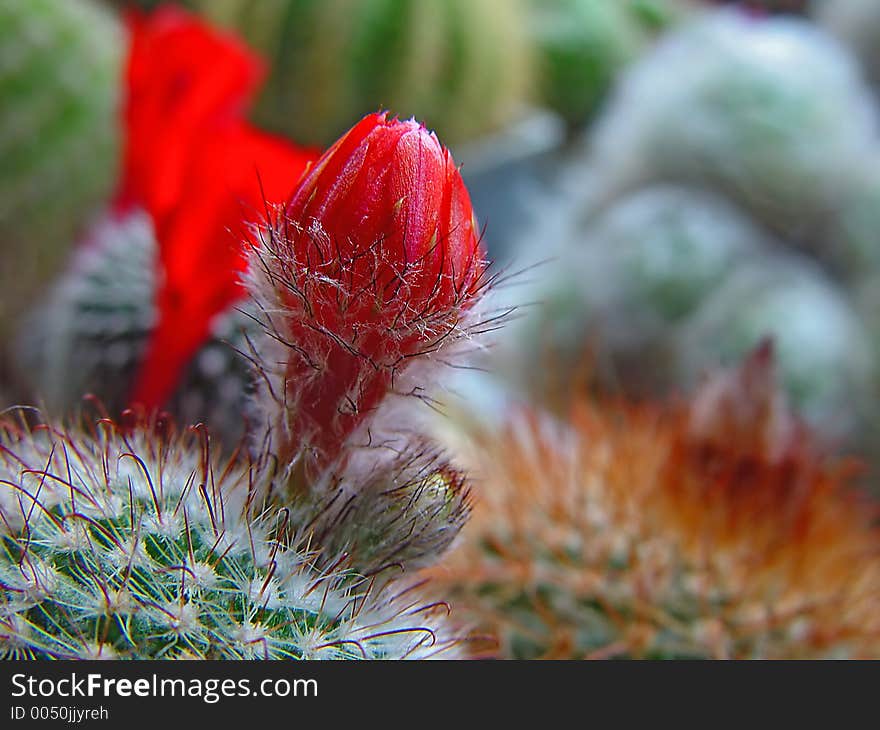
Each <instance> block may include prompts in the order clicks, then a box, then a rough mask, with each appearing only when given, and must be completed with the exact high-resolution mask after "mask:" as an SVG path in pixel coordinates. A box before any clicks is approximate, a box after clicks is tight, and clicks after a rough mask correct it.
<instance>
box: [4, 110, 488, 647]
mask: <svg viewBox="0 0 880 730" xmlns="http://www.w3.org/2000/svg"><path fill="white" fill-rule="evenodd" d="M356 165H357V166H360V168H361V172H362V173H363V174H362V175H356V176H355V179H352V178H351V177H346V174H347V173H350V171H351V170H352V169H353V168H354V166H356ZM414 170H415V171H417V172H416V174H413V171H414ZM341 180H345V181H346V182H347V183H348V184H347V185H342V184H340V181H341ZM271 213H272V214H271V215H270V216H269V218H268V220H266V221H265V225H264V226H262V227H260V228H259V229H255V236H256V239H257V240H256V241H254V244H253V246H249V247H248V248H249V249H250V250H249V251H248V255H249V260H250V266H249V274H248V277H247V282H248V286H249V289H248V291H249V294H250V296H251V299H252V303H253V307H254V310H253V311H254V315H253V318H254V321H256V322H259V329H258V330H257V331H256V332H255V333H254V336H253V338H252V339H250V338H248V341H247V344H248V347H249V353H248V355H247V359H248V360H249V362H251V364H252V366H253V368H254V370H255V371H256V373H257V381H258V382H259V383H260V387H259V388H258V389H257V390H256V392H255V393H254V395H253V397H252V400H251V404H250V408H251V411H252V413H253V416H254V418H253V424H252V426H253V427H252V428H251V430H250V437H251V439H250V443H249V449H244V448H242V449H239V450H237V451H236V452H235V455H234V456H233V457H231V458H230V459H229V460H228V461H224V459H226V457H220V456H218V454H219V453H220V450H219V449H217V448H216V446H215V444H214V442H213V440H212V438H211V436H210V434H209V432H208V430H207V429H206V428H205V427H204V426H203V425H198V426H195V427H193V428H191V429H188V430H187V431H186V432H184V433H183V434H180V433H178V432H177V431H176V430H175V428H174V427H173V425H171V423H170V421H169V419H167V418H166V417H165V416H164V415H161V414H157V413H156V412H155V410H150V409H146V408H140V409H138V408H135V409H132V410H131V411H129V412H127V413H124V414H123V418H122V419H121V421H120V422H119V424H118V425H117V424H116V423H114V421H113V420H111V419H110V418H108V417H106V416H105V417H103V418H100V419H98V420H97V421H96V422H94V423H93V425H91V426H90V427H87V426H88V425H89V424H90V421H88V420H87V419H85V418H83V419H81V420H80V421H74V423H77V422H81V423H83V424H85V425H82V426H76V425H73V426H70V425H65V424H66V423H67V424H69V423H70V420H67V421H63V420H62V421H58V420H56V419H49V420H48V421H47V422H45V423H44V424H42V425H40V426H38V427H34V428H31V427H29V426H28V424H27V422H26V419H25V418H24V417H22V418H20V419H19V420H18V421H15V420H14V419H12V418H10V417H8V416H7V417H5V418H4V419H3V420H2V421H0V528H2V533H0V538H2V541H3V551H2V552H0V596H2V598H0V653H2V654H4V655H6V656H22V657H63V658H84V657H101V656H103V657H127V658H182V657H191V656H195V657H203V658H245V657H253V658H313V657H319V658H357V657H363V658H406V657H426V656H432V655H435V654H437V653H438V652H444V653H445V652H448V651H453V652H454V651H455V645H456V643H457V642H456V639H455V637H454V636H453V635H451V634H450V633H449V631H448V630H447V627H446V621H445V616H443V615H440V616H436V615H434V614H435V613H436V609H437V608H438V607H445V604H442V603H428V604H425V605H420V603H419V602H418V599H417V596H418V595H419V589H418V586H417V585H413V584H412V583H408V582H403V581H401V580H400V578H399V573H401V572H403V573H409V572H412V571H413V570H414V569H416V568H421V567H423V566H425V565H429V564H431V563H432V562H433V561H434V560H436V558H437V557H438V555H439V554H440V553H441V552H442V551H443V550H445V549H446V547H447V546H448V545H449V544H450V543H451V541H452V540H453V538H454V537H455V536H456V534H457V533H458V531H459V530H460V528H461V526H462V524H463V523H464V521H465V519H466V518H467V516H468V513H469V501H468V494H469V490H468V485H467V479H466V477H465V476H464V475H463V474H461V473H460V472H459V471H458V470H457V469H456V468H455V467H454V466H453V465H452V463H451V462H450V461H449V459H448V458H446V457H445V456H444V455H443V454H442V453H441V452H440V450H439V449H438V447H437V446H436V445H435V444H434V441H433V440H432V439H431V438H430V437H429V436H428V435H426V431H424V430H422V429H420V425H419V420H418V416H416V415H415V414H414V413H412V412H411V411H412V410H413V408H412V407H411V405H410V404H418V403H419V402H420V401H422V400H429V401H430V398H431V394H432V390H433V387H432V383H433V380H434V378H435V377H436V373H437V372H438V371H439V369H440V368H441V367H442V365H444V364H446V363H448V362H449V358H450V357H454V356H455V355H457V354H458V353H459V350H460V348H459V347H458V345H459V343H460V341H461V340H463V339H466V338H470V337H472V336H475V335H476V334H477V333H478V329H479V320H478V319H476V318H475V317H474V316H473V315H472V313H471V310H472V308H473V307H474V305H476V304H477V302H478V301H479V299H480V296H481V295H482V293H483V291H484V290H485V288H486V286H487V285H488V284H489V283H490V281H491V280H490V279H488V278H487V277H486V262H485V261H484V260H483V251H482V248H481V244H480V241H479V238H478V234H477V230H478V229H477V227H476V223H475V220H474V217H473V210H472V209H471V206H470V201H469V197H468V194H467V190H466V188H465V187H464V183H463V182H462V179H461V175H460V173H459V170H458V167H457V166H456V165H455V163H454V161H453V159H452V157H451V155H450V154H449V151H448V150H447V149H446V148H444V147H443V146H442V145H441V144H440V143H439V141H438V140H437V138H436V136H434V135H433V134H432V133H430V132H428V130H427V129H425V128H424V127H423V126H421V125H420V124H418V123H417V122H414V121H409V122H401V121H399V120H397V119H390V118H388V116H387V115H386V114H373V115H369V116H368V117H366V118H364V119H363V120H361V122H359V123H358V124H357V125H356V126H355V127H354V128H352V130H350V131H349V132H348V133H347V134H346V135H345V136H344V137H343V138H341V139H340V140H339V141H338V142H337V143H336V144H335V145H333V146H332V147H331V148H330V150H328V152H327V153H325V154H324V155H323V156H322V157H321V158H320V159H319V160H318V161H317V162H316V163H315V165H314V166H313V167H312V168H310V170H309V172H308V173H307V174H306V176H305V177H303V178H302V179H301V180H300V181H299V183H298V185H297V187H296V189H295V191H294V193H293V196H292V197H291V199H290V201H289V203H288V204H287V205H286V206H285V207H283V208H280V207H279V208H277V209H273V210H272V212H271ZM114 226H116V227H117V228H118V229H119V230H117V231H116V233H120V232H122V233H123V234H127V235H122V236H114V235H110V236H108V237H105V238H103V239H102V238H101V236H98V237H97V238H96V240H94V241H92V242H91V246H90V247H88V248H87V249H86V250H84V251H83V255H82V258H83V261H82V262H81V268H82V269H84V270H85V271H86V275H85V276H83V277H81V279H80V280H79V281H78V282H77V286H71V287H69V289H70V291H71V292H72V293H73V296H72V298H71V301H72V302H73V303H74V304H75V306H76V307H79V308H80V309H85V310H88V309H89V308H92V304H93V299H90V297H89V296H83V292H85V294H87V295H90V294H91V293H93V290H90V289H89V283H90V282H98V285H99V286H98V288H99V289H100V288H101V286H103V287H104V289H105V290H107V291H111V292H112V291H113V288H112V287H108V281H107V280H108V278H112V277H108V275H107V269H108V268H111V269H112V267H113V265H114V262H116V265H117V266H118V261H117V259H118V258H119V257H120V256H121V257H122V258H125V253H127V252H129V251H130V249H131V248H132V244H134V245H135V248H136V247H137V246H138V245H140V246H141V248H145V249H146V250H147V254H149V249H150V242H151V238H150V236H149V235H148V234H149V230H148V229H149V226H148V225H146V223H145V220H144V218H143V216H139V215H137V214H129V216H128V217H127V218H124V219H123V220H111V221H109V222H108V225H107V229H106V230H107V231H109V232H110V233H111V234H112V233H114V231H113V227H114ZM120 241H121V244H120ZM331 241H332V244H331V243H330V242H331ZM108 246H109V247H110V252H109V255H108V250H107V247H108ZM114 246H121V249H122V251H120V250H119V249H116V250H113V247H114ZM95 254H96V255H95ZM316 254H317V256H316ZM95 262H97V264H96V263H95ZM128 263H129V264H130V265H131V269H132V270H130V271H129V272H128V273H129V275H130V278H131V279H132V281H134V282H137V281H138V276H139V275H140V276H142V275H143V274H142V272H141V271H140V269H141V267H140V266H138V262H137V261H136V260H129V261H128ZM90 266H91V269H90V268H89V267H90ZM102 267H103V269H102ZM148 268H149V267H148ZM122 270H125V269H124V268H123V269H122ZM114 283H118V284H119V285H121V286H122V287H123V288H124V289H128V290H130V291H133V292H134V293H137V290H138V287H137V286H133V285H128V283H127V282H125V281H118V282H114ZM140 289H141V290H142V291H141V292H140V293H141V294H142V293H143V291H148V290H149V286H141V287H140ZM126 306H127V309H126V310H125V311H126V312H128V313H129V314H130V316H129V317H121V318H120V317H118V316H117V319H118V320H119V321H118V322H117V321H116V320H114V318H113V317H114V313H113V312H112V311H111V312H110V314H109V315H108V314H107V312H106V311H103V312H102V311H101V309H100V307H94V309H96V310H97V312H98V316H97V319H99V320H101V321H103V322H104V324H105V325H106V324H107V322H106V321H105V320H107V319H108V318H109V321H110V322H111V323H113V324H114V326H113V327H109V328H107V329H106V330H105V329H104V326H103V325H102V326H100V327H97V328H96V331H97V332H98V334H99V335H103V334H104V333H105V332H106V331H112V332H114V333H115V332H116V331H117V330H119V329H121V330H122V331H126V329H127V327H131V326H132V325H134V326H135V327H134V328H135V329H136V328H137V327H140V326H141V323H142V322H143V321H147V322H148V321H149V316H148V315H147V314H145V312H147V311H148V309H149V307H144V305H143V297H137V296H135V297H134V298H133V301H129V302H128V303H127V305H126ZM116 314H117V315H118V313H116ZM123 324H124V325H126V326H122V325H123ZM117 325H119V326H118V327H117ZM126 334H127V339H129V340H132V339H133V340H136V339H137V337H138V333H137V332H131V331H128V332H127V333H126ZM383 358H387V361H385V360H384V359H383ZM121 359H124V358H121ZM230 415H231V416H232V417H236V416H238V417H242V414H240V413H233V414H230ZM316 424H317V425H318V426H319V428H315V426H316ZM440 613H441V614H442V613H443V612H442V611H441V612H440Z"/></svg>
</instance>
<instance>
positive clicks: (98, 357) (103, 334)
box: [16, 210, 260, 445]
mask: <svg viewBox="0 0 880 730" xmlns="http://www.w3.org/2000/svg"><path fill="white" fill-rule="evenodd" d="M156 259H157V252H156V241H155V236H154V232H153V226H152V223H151V222H150V220H149V217H148V216H147V215H146V214H145V213H143V212H142V211H139V210H134V211H130V212H126V213H124V214H108V215H106V216H105V217H104V218H102V219H101V220H100V221H98V222H97V223H96V224H95V225H93V226H92V227H91V228H90V230H89V235H88V236H87V238H86V240H85V241H83V242H82V244H81V248H80V250H78V251H77V252H76V255H75V256H74V260H73V262H72V265H71V267H70V270H69V271H67V272H66V273H65V274H64V275H63V276H62V277H61V278H60V279H59V280H58V281H57V282H56V284H55V285H54V286H53V287H52V289H51V290H50V292H49V295H48V297H47V298H46V301H45V303H44V305H43V306H42V307H41V308H40V309H39V310H37V311H36V312H35V314H33V315H32V316H31V317H30V318H29V319H28V320H26V321H25V323H24V326H23V327H22V328H21V332H20V335H19V343H20V344H19V347H18V348H17V349H16V354H17V357H18V370H19V371H20V374H21V378H22V379H23V380H25V381H26V382H27V383H28V386H29V388H30V390H31V391H32V392H33V394H34V396H35V397H36V398H37V399H38V402H40V403H42V404H43V406H44V407H45V408H46V409H47V410H48V411H49V412H51V413H54V414H64V413H69V412H71V411H74V410H76V409H77V407H78V406H80V405H82V398H83V396H84V395H85V394H91V395H94V396H96V397H97V398H98V399H99V400H100V401H101V402H102V403H103V404H104V406H105V407H106V408H107V409H108V410H109V411H110V412H111V413H119V412H120V411H121V410H122V409H123V408H125V407H126V406H127V405H128V401H127V399H128V397H129V394H130V391H131V387H132V384H133V382H134V378H135V375H136V373H137V370H138V367H139V365H140V362H141V359H142V357H143V354H144V352H145V350H146V347H147V344H148V341H149V338H150V335H151V333H152V331H153V328H154V326H155V323H156V318H157V311H156V307H155V296H156V285H157V281H156V280H157V275H156ZM242 306H245V305H244V304H243V305H242ZM259 330H260V326H259V325H258V324H257V323H256V321H255V319H254V318H253V317H252V316H251V315H249V314H248V313H246V312H243V311H240V310H239V308H238V307H235V308H232V309H231V310H229V311H228V312H225V313H223V314H222V315H221V316H219V317H218V318H217V319H216V321H215V322H214V323H213V326H212V333H211V336H210V338H209V339H208V340H207V341H206V342H205V343H204V345H203V346H202V348H201V350H200V351H199V352H198V353H197V354H196V356H195V357H194V358H193V360H192V362H191V364H190V365H189V367H188V368H187V370H186V371H185V372H184V373H183V374H182V375H181V378H180V382H179V384H178V387H177V390H176V392H175V394H174V396H173V398H172V400H171V401H170V402H169V403H168V404H167V409H168V411H169V412H170V413H172V414H173V415H174V416H175V417H176V418H177V419H178V420H179V422H181V423H199V422H201V423H205V424H207V425H209V426H210V428H211V431H212V433H213V434H214V435H215V436H216V437H217V438H219V439H221V440H222V441H223V442H224V443H226V444H228V445H234V444H236V443H237V442H238V441H239V440H240V439H241V437H242V436H243V434H244V428H245V419H244V417H243V413H244V412H245V410H246V408H245V404H246V401H247V397H248V393H249V391H250V386H251V382H252V375H251V366H250V363H249V362H248V360H247V353H248V352H249V344H248V342H249V338H250V337H252V336H253V335H254V334H255V333H256V332H257V331H259Z"/></svg>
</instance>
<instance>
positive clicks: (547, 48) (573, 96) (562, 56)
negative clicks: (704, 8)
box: [529, 0, 686, 126]
mask: <svg viewBox="0 0 880 730" xmlns="http://www.w3.org/2000/svg"><path fill="white" fill-rule="evenodd" d="M530 8H531V21H530V23H529V27H530V29H531V34H532V37H533V42H534V43H535V47H536V49H537V51H536V52H537V56H538V79H539V80H538V88H539V89H540V96H541V100H542V101H543V102H544V103H546V105H547V106H548V107H550V108H551V109H553V110H554V111H556V112H558V113H559V114H560V115H561V116H562V117H563V118H564V119H565V121H566V122H567V123H568V124H569V125H571V126H578V125H580V124H582V123H584V122H585V121H587V120H588V119H589V118H590V117H591V116H592V115H593V114H594V113H595V112H596V110H597V109H598V108H599V105H600V104H601V102H602V101H603V100H604V98H605V95H606V93H607V92H608V91H609V90H610V89H611V87H612V84H613V83H614V81H615V79H616V76H617V74H618V73H619V72H620V71H621V70H623V68H624V67H625V66H626V65H627V64H628V63H630V62H631V61H632V60H634V59H635V58H636V57H637V56H638V55H639V54H640V53H641V52H642V51H643V50H644V48H645V47H646V46H647V45H648V43H649V42H650V41H651V40H652V39H653V37H654V36H655V35H656V34H657V33H659V32H660V31H661V30H663V29H664V28H666V27H667V26H668V25H669V24H670V23H672V22H674V21H676V20H679V19H680V18H679V16H681V15H683V14H684V12H685V9H686V6H685V3H684V2H677V1H676V0H623V1H622V2H621V1H620V0H530Z"/></svg>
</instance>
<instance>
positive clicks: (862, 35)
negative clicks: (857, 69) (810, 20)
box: [812, 0, 880, 84]
mask: <svg viewBox="0 0 880 730" xmlns="http://www.w3.org/2000/svg"><path fill="white" fill-rule="evenodd" d="M812 11H813V14H814V17H815V18H816V21H817V22H818V23H819V24H820V25H822V26H824V27H825V28H827V29H828V30H829V31H830V32H831V33H832V34H834V35H835V36H837V37H838V38H839V39H840V40H841V41H843V42H844V43H845V44H847V45H848V46H849V47H850V48H852V49H853V51H854V52H855V53H856V55H858V57H859V59H860V60H861V62H862V65H863V67H864V69H865V74H866V75H867V76H868V78H869V79H870V80H871V81H872V82H873V83H874V84H880V2H877V0H813V3H812Z"/></svg>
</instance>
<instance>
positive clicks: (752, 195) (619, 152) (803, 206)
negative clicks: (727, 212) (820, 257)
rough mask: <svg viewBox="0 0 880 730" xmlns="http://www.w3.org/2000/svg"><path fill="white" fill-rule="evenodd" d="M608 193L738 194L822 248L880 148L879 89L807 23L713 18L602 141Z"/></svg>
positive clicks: (615, 102) (655, 64) (643, 72)
mask: <svg viewBox="0 0 880 730" xmlns="http://www.w3.org/2000/svg"><path fill="white" fill-rule="evenodd" d="M594 143H595V145H594V149H595V152H596V159H597V161H598V164H599V167H600V170H599V173H598V174H599V175H600V177H601V179H602V180H603V185H604V186H605V188H606V191H607V192H606V195H608V196H609V197H612V196H614V195H615V194H616V193H617V192H619V191H620V190H621V189H626V188H631V187H635V186H638V185H640V184H643V183H644V182H645V181H646V180H654V181H657V180H665V181H680V182H690V183H692V184H695V185H700V186H704V187H709V188H714V189H716V190H720V191H722V192H724V193H725V194H727V195H729V196H730V197H731V198H732V199H734V200H735V201H737V202H738V203H739V204H740V205H741V206H742V207H743V208H745V209H746V210H748V211H749V212H750V213H751V214H752V215H753V216H754V217H755V218H756V219H758V220H761V221H762V222H763V223H764V224H765V225H766V226H767V227H768V228H769V229H770V230H772V231H774V232H776V233H778V234H779V235H780V236H784V237H785V239H786V240H788V241H792V242H807V243H817V242H814V241H813V240H812V238H813V236H814V235H815V233H816V231H817V230H818V229H820V227H821V226H822V225H824V224H825V222H826V219H827V218H828V216H829V215H832V214H833V213H834V212H835V211H836V210H837V209H838V206H839V205H840V196H841V194H842V192H843V191H844V190H845V189H846V181H847V180H848V178H849V177H850V174H851V170H852V168H853V166H854V165H857V164H858V163H859V162H860V160H861V159H862V158H863V156H864V154H865V150H866V149H872V148H873V147H874V146H875V145H876V143H877V118H876V112H875V108H874V105H873V101H872V97H871V94H870V89H869V88H868V87H867V86H866V85H865V84H864V83H863V81H862V79H861V77H860V75H859V73H858V70H857V68H856V66H855V64H854V62H853V60H852V59H851V58H850V57H849V55H848V54H847V53H846V52H845V50H844V49H843V48H842V47H840V46H839V45H838V44H836V43H835V42H833V40H832V39H830V38H829V37H828V36H826V35H825V34H823V33H821V32H820V31H819V30H818V29H816V27H815V26H813V25H812V24H810V23H809V22H807V21H806V20H802V19H798V18H786V17H780V16H777V17H773V18H767V19H751V18H748V17H746V16H744V15H742V14H738V13H735V12H732V11H719V12H717V13H710V14H708V17H707V18H706V19H703V20H700V21H698V22H695V23H693V24H687V25H685V26H682V28H681V29H680V30H679V31H676V32H675V33H673V34H671V35H669V36H667V37H666V38H665V39H664V41H663V42H662V43H661V44H659V45H658V46H657V47H656V48H655V50H654V51H653V52H651V53H649V54H647V55H646V56H645V57H644V58H643V59H642V61H640V62H639V63H638V64H636V65H635V66H634V67H633V68H632V69H631V70H630V71H629V72H628V74H627V76H626V77H625V79H624V81H623V83H622V84H621V86H620V87H619V89H618V91H617V92H616V93H615V96H614V98H613V99H611V100H610V101H609V104H608V107H607V112H606V114H605V115H604V116H603V119H602V121H601V123H600V124H599V125H598V129H597V135H596V139H595V140H594Z"/></svg>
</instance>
